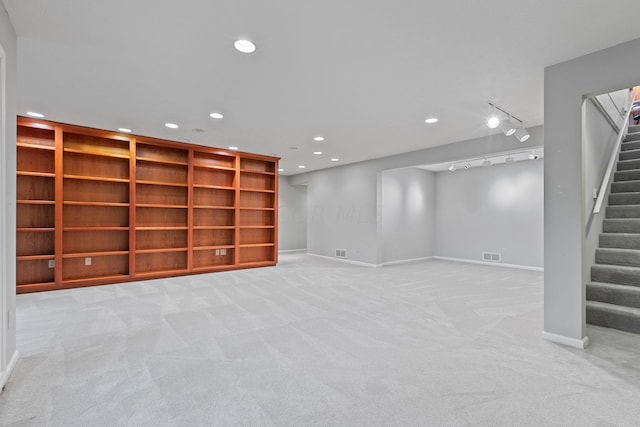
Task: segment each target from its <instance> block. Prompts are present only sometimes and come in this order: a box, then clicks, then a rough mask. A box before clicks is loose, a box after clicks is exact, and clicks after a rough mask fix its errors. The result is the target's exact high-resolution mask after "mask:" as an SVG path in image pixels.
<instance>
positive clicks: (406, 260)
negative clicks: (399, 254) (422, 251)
mask: <svg viewBox="0 0 640 427" xmlns="http://www.w3.org/2000/svg"><path fill="white" fill-rule="evenodd" d="M430 259H433V257H432V256H426V257H422V258H411V259H401V260H398V261H387V262H383V263H382V266H383V267H387V266H389V265H398V264H408V263H410V262H420V261H428V260H430Z"/></svg>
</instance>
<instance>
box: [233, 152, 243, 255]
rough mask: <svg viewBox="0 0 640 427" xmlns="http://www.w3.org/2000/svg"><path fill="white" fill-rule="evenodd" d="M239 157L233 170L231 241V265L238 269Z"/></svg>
mask: <svg viewBox="0 0 640 427" xmlns="http://www.w3.org/2000/svg"><path fill="white" fill-rule="evenodd" d="M241 163H242V162H241V161H240V156H236V159H235V169H236V173H235V175H234V177H233V188H234V192H235V196H234V203H233V206H234V207H235V209H234V219H233V225H234V239H233V246H234V248H235V249H234V250H233V265H234V266H235V267H238V266H239V265H240V164H241Z"/></svg>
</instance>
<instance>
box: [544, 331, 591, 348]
mask: <svg viewBox="0 0 640 427" xmlns="http://www.w3.org/2000/svg"><path fill="white" fill-rule="evenodd" d="M542 338H544V339H545V340H547V341H551V342H555V343H558V344H562V345H566V346H569V347H573V348H579V349H580V350H584V349H585V348H587V346H588V345H589V337H584V338H582V339H581V340H580V339H577V338H569V337H565V336H564V335H558V334H553V333H551V332H546V331H542Z"/></svg>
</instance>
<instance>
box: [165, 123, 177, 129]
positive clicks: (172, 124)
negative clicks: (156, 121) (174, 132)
mask: <svg viewBox="0 0 640 427" xmlns="http://www.w3.org/2000/svg"><path fill="white" fill-rule="evenodd" d="M164 125H165V126H166V127H168V128H169V129H178V128H179V126H178V125H177V124H175V123H165V124H164Z"/></svg>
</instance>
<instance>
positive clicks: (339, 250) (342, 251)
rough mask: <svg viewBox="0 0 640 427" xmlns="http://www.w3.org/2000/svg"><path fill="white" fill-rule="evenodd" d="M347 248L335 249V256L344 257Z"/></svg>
mask: <svg viewBox="0 0 640 427" xmlns="http://www.w3.org/2000/svg"><path fill="white" fill-rule="evenodd" d="M346 257H347V250H346V249H336V258H346Z"/></svg>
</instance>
